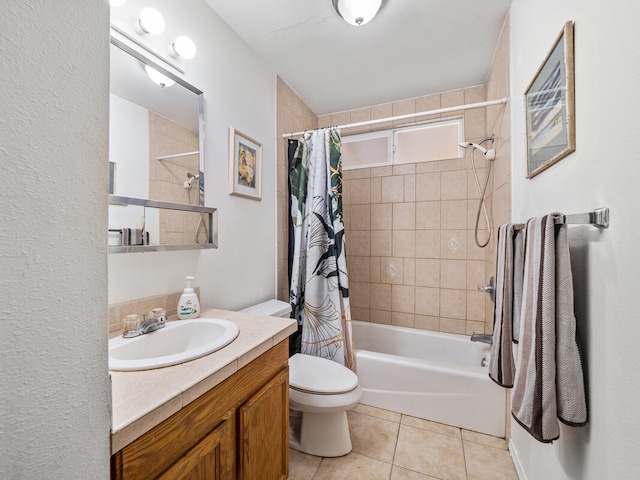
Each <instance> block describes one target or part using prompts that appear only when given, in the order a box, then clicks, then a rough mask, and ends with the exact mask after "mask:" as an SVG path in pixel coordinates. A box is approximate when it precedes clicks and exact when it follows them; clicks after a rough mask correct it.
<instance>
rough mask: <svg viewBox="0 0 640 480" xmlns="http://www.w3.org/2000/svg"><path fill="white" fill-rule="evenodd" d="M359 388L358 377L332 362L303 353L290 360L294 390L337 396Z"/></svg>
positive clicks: (290, 375)
mask: <svg viewBox="0 0 640 480" xmlns="http://www.w3.org/2000/svg"><path fill="white" fill-rule="evenodd" d="M357 386H358V377H357V375H356V374H355V373H353V372H352V371H351V370H349V369H348V368H347V367H345V366H344V365H340V364H339V363H336V362H334V361H332V360H328V359H326V358H321V357H314V356H312V355H305V354H301V353H296V354H295V355H293V356H292V357H291V358H289V387H290V388H292V389H294V390H298V391H300V392H305V393H313V394H316V395H336V394H341V393H347V392H350V391H352V390H354V389H355V388H356V387H357Z"/></svg>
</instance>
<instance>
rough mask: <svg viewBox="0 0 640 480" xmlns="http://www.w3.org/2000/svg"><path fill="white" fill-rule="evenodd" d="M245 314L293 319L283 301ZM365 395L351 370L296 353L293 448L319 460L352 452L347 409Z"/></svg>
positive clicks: (291, 429)
mask: <svg viewBox="0 0 640 480" xmlns="http://www.w3.org/2000/svg"><path fill="white" fill-rule="evenodd" d="M242 311H243V312H247V313H252V314H256V315H267V316H271V317H285V318H289V315H290V314H291V306H290V305H289V304H288V303H285V302H281V301H279V300H269V301H267V302H264V303H261V304H258V305H254V306H252V307H249V308H246V309H244V310H242ZM361 395H362V392H361V390H360V387H359V385H358V377H357V376H356V374H355V373H353V372H352V371H351V370H349V369H348V368H346V367H345V366H343V365H340V364H339V363H336V362H334V361H332V360H328V359H326V358H320V357H314V356H311V355H304V354H301V353H296V354H295V355H293V356H292V357H291V358H289V446H291V447H292V448H294V449H296V450H299V451H301V452H304V453H308V454H311V455H316V456H318V457H340V456H342V455H346V454H347V453H349V452H350V451H351V436H350V434H349V423H348V420H347V410H350V409H352V408H353V407H355V406H356V405H357V403H358V401H359V400H360V396H361Z"/></svg>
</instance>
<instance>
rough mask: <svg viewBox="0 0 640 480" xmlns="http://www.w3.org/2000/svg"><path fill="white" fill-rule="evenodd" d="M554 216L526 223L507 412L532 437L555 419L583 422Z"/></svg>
mask: <svg viewBox="0 0 640 480" xmlns="http://www.w3.org/2000/svg"><path fill="white" fill-rule="evenodd" d="M554 215H555V214H551V215H547V216H545V217H543V218H534V219H531V220H529V221H528V222H527V231H526V246H525V266H524V284H523V297H522V312H521V321H522V324H521V330H520V337H519V343H520V349H519V353H518V359H517V362H516V363H517V373H516V378H515V385H514V390H513V397H512V410H511V413H512V415H513V417H514V418H515V419H516V421H517V422H518V423H519V424H520V425H522V427H523V428H524V429H525V430H527V431H528V432H529V433H530V434H531V435H532V436H533V437H534V438H535V439H537V440H539V441H541V442H551V441H553V440H555V439H557V438H558V437H559V435H560V427H559V424H558V418H559V419H560V420H561V421H562V422H564V423H567V424H569V425H576V426H577V425H584V424H585V423H586V421H587V407H586V397H585V392H584V379H583V372H582V363H581V360H580V352H579V350H578V346H577V342H576V321H575V317H574V314H573V280H572V276H571V264H570V259H569V247H568V241H567V234H566V228H567V227H566V226H565V225H562V226H560V227H558V237H557V239H556V235H555V229H556V226H555V222H554V218H555V217H554Z"/></svg>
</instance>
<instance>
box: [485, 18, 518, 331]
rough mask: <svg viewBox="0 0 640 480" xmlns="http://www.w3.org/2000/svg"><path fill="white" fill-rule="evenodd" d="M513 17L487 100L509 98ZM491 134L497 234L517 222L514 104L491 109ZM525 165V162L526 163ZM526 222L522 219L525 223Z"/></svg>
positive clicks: (491, 250)
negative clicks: (513, 203) (513, 200)
mask: <svg viewBox="0 0 640 480" xmlns="http://www.w3.org/2000/svg"><path fill="white" fill-rule="evenodd" d="M509 82H510V78H509V17H508V16H507V18H506V20H505V24H504V26H503V31H502V35H501V37H500V40H499V42H498V46H497V47H496V52H495V56H494V59H493V64H492V66H491V70H490V72H489V76H488V80H487V100H494V99H499V98H509V97H510V96H511V93H510V89H509ZM487 126H488V131H489V132H493V133H495V136H496V139H495V142H494V148H495V149H496V153H497V157H496V161H495V162H494V171H493V173H492V175H491V180H492V181H491V183H490V184H489V186H488V188H487V190H488V191H489V195H488V202H487V203H488V204H489V205H490V206H491V209H490V211H491V214H492V223H493V226H494V233H495V231H496V230H497V228H498V227H499V226H500V225H502V224H504V223H507V222H511V221H513V219H512V217H511V102H509V103H507V104H505V105H499V106H492V107H488V108H487ZM523 161H524V160H523ZM521 220H522V219H521ZM495 237H496V235H492V238H491V243H490V245H489V246H488V247H487V248H486V249H485V261H486V262H485V277H486V278H487V279H488V278H489V277H490V276H493V275H495V270H496V261H495V258H496V248H495V246H496V238H495ZM493 308H494V304H493V302H491V301H490V299H489V298H488V296H487V297H486V299H485V310H486V314H485V318H486V322H487V323H486V326H485V330H486V331H487V332H492V331H493Z"/></svg>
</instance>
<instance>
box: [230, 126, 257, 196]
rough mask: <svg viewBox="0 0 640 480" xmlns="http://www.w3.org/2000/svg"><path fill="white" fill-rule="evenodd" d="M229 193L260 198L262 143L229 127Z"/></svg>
mask: <svg viewBox="0 0 640 480" xmlns="http://www.w3.org/2000/svg"><path fill="white" fill-rule="evenodd" d="M229 194H230V195H238V196H240V197H245V198H251V199H253V200H261V199H262V144H261V143H259V142H258V141H256V140H254V139H253V138H251V137H249V136H248V135H245V134H244V133H241V132H239V131H238V130H236V129H235V128H233V127H229Z"/></svg>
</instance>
